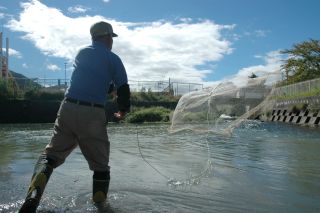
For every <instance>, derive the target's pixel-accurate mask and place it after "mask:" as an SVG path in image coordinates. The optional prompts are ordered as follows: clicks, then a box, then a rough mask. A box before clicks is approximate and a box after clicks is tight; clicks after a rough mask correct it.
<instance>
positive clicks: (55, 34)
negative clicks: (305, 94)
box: [0, 0, 320, 85]
mask: <svg viewBox="0 0 320 213" xmlns="http://www.w3.org/2000/svg"><path fill="white" fill-rule="evenodd" d="M319 8H320V1H318V0H161V1H157V0H153V1H151V0H90V1H88V0H24V1H20V0H1V1H0V24H1V25H2V26H1V31H2V32H3V34H4V37H9V39H10V50H9V54H10V59H9V67H10V70H13V71H15V72H18V73H21V74H23V75H25V76H27V77H29V78H53V79H59V78H61V79H64V78H65V74H66V77H67V79H68V78H70V76H71V74H72V68H73V67H72V64H73V60H74V57H75V55H76V54H77V51H78V50H79V49H80V48H81V47H84V46H86V45H89V44H91V37H90V33H89V29H90V26H91V25H92V24H93V23H95V22H97V21H101V20H103V21H107V22H109V23H111V24H112V26H113V29H114V32H115V33H117V34H118V35H119V37H117V38H114V44H113V49H112V51H113V52H114V53H116V54H117V55H119V56H120V58H121V59H122V61H123V63H124V65H125V67H126V70H127V73H128V78H129V81H130V80H132V81H163V80H164V81H166V80H167V79H169V78H170V79H171V81H177V82H188V83H203V84H209V85H210V84H212V83H215V82H221V81H226V80H230V79H233V80H234V81H237V82H242V81H245V80H246V79H247V78H248V76H249V75H251V74H252V73H255V74H257V75H258V76H259V75H265V74H268V73H273V72H275V71H277V70H280V67H281V64H282V63H284V60H285V59H286V58H287V57H288V56H285V55H282V54H281V53H280V51H281V50H284V49H290V48H292V47H293V45H294V44H297V43H301V42H303V41H307V40H309V39H319V37H320V27H319V26H320V24H319V20H320V13H319Z"/></svg>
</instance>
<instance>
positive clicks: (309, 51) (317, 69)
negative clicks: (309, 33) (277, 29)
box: [278, 39, 320, 86]
mask: <svg viewBox="0 0 320 213" xmlns="http://www.w3.org/2000/svg"><path fill="white" fill-rule="evenodd" d="M281 53H282V54H287V55H288V59H286V60H285V63H284V64H283V65H282V70H283V71H284V74H285V76H284V80H283V81H281V82H279V83H278V86H284V85H289V84H294V83H298V82H302V81H306V80H311V79H315V78H320V40H315V39H310V40H309V41H304V42H301V43H298V44H294V45H293V47H292V49H287V50H283V51H281Z"/></svg>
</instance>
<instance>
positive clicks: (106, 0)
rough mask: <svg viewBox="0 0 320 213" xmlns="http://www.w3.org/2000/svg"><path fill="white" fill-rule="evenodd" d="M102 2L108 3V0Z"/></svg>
mask: <svg viewBox="0 0 320 213" xmlns="http://www.w3.org/2000/svg"><path fill="white" fill-rule="evenodd" d="M102 1H103V2H104V3H108V2H110V0H102Z"/></svg>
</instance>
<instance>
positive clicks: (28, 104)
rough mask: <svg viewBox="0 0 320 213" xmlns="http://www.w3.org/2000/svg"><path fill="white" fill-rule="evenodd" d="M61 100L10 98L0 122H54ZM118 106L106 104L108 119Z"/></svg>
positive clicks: (1, 111) (142, 104)
mask: <svg viewBox="0 0 320 213" xmlns="http://www.w3.org/2000/svg"><path fill="white" fill-rule="evenodd" d="M60 103H61V101H36V100H8V101H2V102H0V123H53V122H54V121H55V119H56V115H57V112H58V110H59V107H60ZM176 105H177V103H176V102H133V103H132V106H137V107H151V106H163V107H166V108H169V109H174V108H175V106H176ZM117 110H118V109H117V106H116V104H114V103H110V102H108V103H107V104H106V116H107V119H108V121H114V116H113V113H114V112H116V111H117Z"/></svg>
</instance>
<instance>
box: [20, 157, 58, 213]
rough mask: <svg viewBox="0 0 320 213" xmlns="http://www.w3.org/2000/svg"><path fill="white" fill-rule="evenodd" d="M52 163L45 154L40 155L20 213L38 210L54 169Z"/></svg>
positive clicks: (30, 212)
mask: <svg viewBox="0 0 320 213" xmlns="http://www.w3.org/2000/svg"><path fill="white" fill-rule="evenodd" d="M51 165H52V164H50V160H48V159H47V158H46V157H45V156H44V155H41V156H40V157H39V160H38V162H37V164H36V166H35V168H34V173H33V175H32V179H31V183H30V186H29V190H28V194H27V197H26V200H25V201H24V203H23V205H22V207H21V208H20V211H19V213H33V212H36V210H37V207H38V206H39V203H40V199H41V196H42V194H43V191H44V189H45V187H46V184H47V182H48V180H49V178H50V176H51V174H52V171H53V167H52V166H51Z"/></svg>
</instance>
